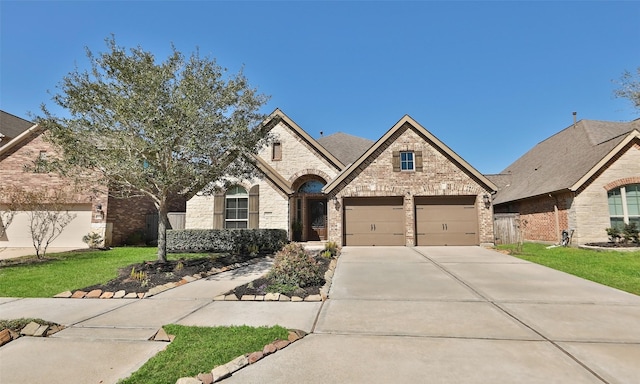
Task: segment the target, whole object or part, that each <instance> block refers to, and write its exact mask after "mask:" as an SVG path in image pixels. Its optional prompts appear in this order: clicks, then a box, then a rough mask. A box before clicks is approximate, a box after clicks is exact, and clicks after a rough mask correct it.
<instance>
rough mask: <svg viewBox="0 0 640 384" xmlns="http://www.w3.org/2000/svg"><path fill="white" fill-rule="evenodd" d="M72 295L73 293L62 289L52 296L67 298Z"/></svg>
mask: <svg viewBox="0 0 640 384" xmlns="http://www.w3.org/2000/svg"><path fill="white" fill-rule="evenodd" d="M72 295H73V293H71V291H64V292H61V293H58V294H57V295H55V296H53V297H55V298H60V299H68V298H70V297H71V296H72Z"/></svg>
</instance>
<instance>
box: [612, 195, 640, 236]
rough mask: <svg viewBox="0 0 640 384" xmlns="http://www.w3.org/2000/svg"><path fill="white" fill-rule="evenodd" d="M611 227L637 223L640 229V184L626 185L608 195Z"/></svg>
mask: <svg viewBox="0 0 640 384" xmlns="http://www.w3.org/2000/svg"><path fill="white" fill-rule="evenodd" d="M607 197H608V200H609V217H610V219H611V227H617V228H620V229H622V228H623V227H624V225H625V224H631V223H635V224H636V226H637V227H638V228H640V184H629V185H624V186H622V187H620V188H616V189H612V190H610V191H609V192H608V193H607Z"/></svg>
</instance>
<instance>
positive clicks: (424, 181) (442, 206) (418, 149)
mask: <svg viewBox="0 0 640 384" xmlns="http://www.w3.org/2000/svg"><path fill="white" fill-rule="evenodd" d="M276 117H277V118H280V119H281V120H280V122H279V123H278V124H276V125H275V126H274V127H273V128H272V130H271V132H272V133H273V134H274V135H275V137H276V141H275V142H274V143H273V144H272V145H270V146H268V147H267V148H264V149H263V150H262V151H261V152H260V153H259V154H258V156H257V166H258V168H259V170H260V171H261V173H262V175H263V177H262V178H261V179H259V180H250V181H241V182H238V183H236V184H235V185H233V186H231V187H230V188H228V189H227V191H226V192H220V193H218V194H217V195H215V196H200V195H198V196H195V197H193V198H192V199H191V200H189V201H188V202H187V217H186V228H201V229H208V228H282V229H286V230H288V231H290V236H291V238H292V239H293V240H301V241H317V240H330V241H335V242H337V243H338V244H339V245H407V246H412V245H478V244H488V243H492V242H493V220H492V218H493V213H492V212H493V211H492V206H491V204H490V195H491V194H492V193H494V192H495V191H496V186H495V185H494V184H493V183H492V182H491V181H489V180H488V179H487V178H486V177H485V176H483V175H482V174H480V173H479V172H478V171H477V170H475V169H474V168H473V167H472V166H471V165H469V164H468V163H467V162H465V161H464V160H463V159H462V158H460V156H458V155H457V154H456V153H455V152H453V151H452V150H451V149H449V148H448V147H447V146H446V145H444V144H443V143H442V142H441V141H440V140H438V139H437V138H436V137H435V136H433V135H432V134H431V133H430V132H428V131H427V130H426V129H425V128H423V127H422V126H420V125H419V124H418V123H417V122H416V121H414V120H413V119H412V118H410V117H409V116H405V117H403V118H402V119H401V120H400V121H399V122H398V123H396V124H395V125H394V126H393V127H392V128H391V129H390V130H389V131H388V132H387V133H386V134H385V135H384V136H383V137H382V138H380V139H379V140H378V141H377V142H375V143H373V142H371V141H370V140H367V139H363V138H358V137H355V136H351V135H347V134H344V133H336V134H333V135H330V136H326V137H321V138H320V139H318V140H315V139H313V138H312V137H311V136H309V134H308V133H306V132H305V131H304V130H303V129H302V128H300V127H299V126H298V125H297V124H296V123H295V122H293V121H292V120H291V119H290V118H289V117H288V116H287V115H285V114H284V113H283V112H281V111H280V110H276V111H275V112H274V113H273V114H272V115H271V118H276ZM298 230H299V231H298Z"/></svg>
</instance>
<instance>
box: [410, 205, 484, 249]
mask: <svg viewBox="0 0 640 384" xmlns="http://www.w3.org/2000/svg"><path fill="white" fill-rule="evenodd" d="M475 201H476V197H475V196H450V197H449V196H448V197H416V198H415V203H416V235H417V236H416V237H417V239H416V240H417V245H478V241H479V240H478V213H477V209H476V205H475Z"/></svg>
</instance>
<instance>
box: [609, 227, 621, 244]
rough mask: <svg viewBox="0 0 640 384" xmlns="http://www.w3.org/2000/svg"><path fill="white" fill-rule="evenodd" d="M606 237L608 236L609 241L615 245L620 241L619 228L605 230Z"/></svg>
mask: <svg viewBox="0 0 640 384" xmlns="http://www.w3.org/2000/svg"><path fill="white" fill-rule="evenodd" d="M606 231H607V236H609V241H611V242H613V243H617V242H618V241H620V238H621V236H620V228H618V227H611V228H607V229H606Z"/></svg>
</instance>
